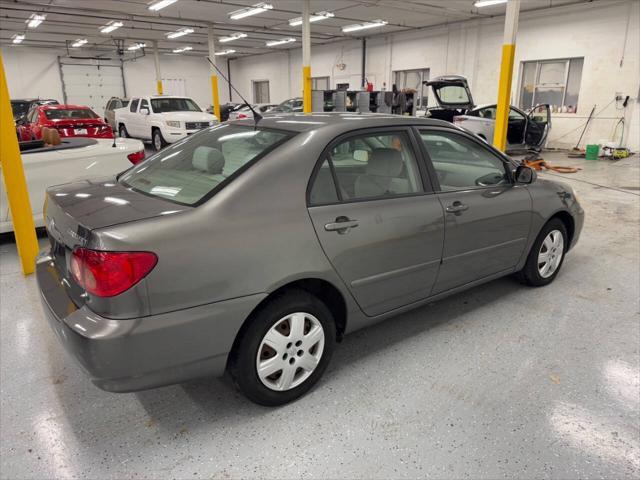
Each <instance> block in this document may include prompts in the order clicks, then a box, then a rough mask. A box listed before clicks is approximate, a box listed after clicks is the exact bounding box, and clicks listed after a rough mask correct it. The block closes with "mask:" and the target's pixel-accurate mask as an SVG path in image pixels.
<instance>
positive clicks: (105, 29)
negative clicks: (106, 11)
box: [100, 20, 124, 33]
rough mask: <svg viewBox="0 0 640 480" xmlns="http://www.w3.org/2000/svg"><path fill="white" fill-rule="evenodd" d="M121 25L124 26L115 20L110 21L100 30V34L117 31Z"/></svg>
mask: <svg viewBox="0 0 640 480" xmlns="http://www.w3.org/2000/svg"><path fill="white" fill-rule="evenodd" d="M123 25H124V24H123V23H122V22H118V21H117V20H111V21H110V22H109V23H107V24H106V25H105V26H104V27H101V28H100V33H111V32H113V31H115V30H117V29H119V28H120V27H122V26H123Z"/></svg>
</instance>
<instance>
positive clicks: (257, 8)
mask: <svg viewBox="0 0 640 480" xmlns="http://www.w3.org/2000/svg"><path fill="white" fill-rule="evenodd" d="M272 9H273V5H271V4H270V3H264V2H263V3H256V4H255V5H253V6H251V7H246V8H241V9H240V10H234V11H233V12H231V13H230V14H229V18H230V19H231V20H240V19H241V18H245V17H250V16H251V15H257V14H259V13H262V12H266V11H267V10H272Z"/></svg>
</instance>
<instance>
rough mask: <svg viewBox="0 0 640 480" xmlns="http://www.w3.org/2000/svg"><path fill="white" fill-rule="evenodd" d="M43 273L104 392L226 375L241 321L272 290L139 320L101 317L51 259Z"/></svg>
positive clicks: (47, 293) (70, 344)
mask: <svg viewBox="0 0 640 480" xmlns="http://www.w3.org/2000/svg"><path fill="white" fill-rule="evenodd" d="M36 275H37V280H38V286H39V289H40V294H41V300H42V306H43V310H44V312H45V315H46V317H47V319H48V321H49V324H50V325H51V328H52V329H53V331H54V332H55V334H56V336H57V337H58V339H59V340H60V342H61V343H62V345H63V346H64V347H65V349H66V350H67V351H68V352H69V353H71V355H72V356H73V357H75V359H76V360H77V361H78V362H79V363H80V365H81V366H82V367H83V369H84V370H85V371H86V372H87V373H88V374H89V376H90V377H91V381H92V382H93V383H94V384H95V385H96V386H98V387H100V388H101V389H103V390H107V391H110V392H129V391H136V390H144V389H147V388H153V387H159V386H162V385H169V384H173V383H179V382H183V381H186V380H189V379H193V378H199V377H204V376H218V375H222V374H223V373H224V370H225V368H226V363H227V356H228V353H229V351H230V350H231V347H232V345H233V341H234V340H235V337H236V334H237V332H238V330H239V329H240V326H241V325H242V323H243V322H244V320H245V319H246V318H247V316H248V315H249V314H250V313H251V311H252V310H253V308H255V306H256V305H257V304H258V303H259V302H260V301H261V300H262V299H263V298H264V297H265V295H250V296H246V297H241V298H237V299H232V300H226V301H222V302H216V303H212V304H208V305H204V306H199V307H194V308H189V309H184V310H179V311H176V312H171V313H165V314H160V315H151V316H148V317H142V318H135V319H131V320H112V319H109V318H104V317H101V316H99V315H97V314H95V313H94V312H92V311H91V310H89V309H88V308H87V307H86V306H82V307H80V308H78V307H77V306H76V305H75V304H74V303H73V302H72V301H71V299H70V297H69V296H68V295H67V292H66V289H65V286H64V282H63V281H60V278H59V276H58V274H57V270H56V268H55V266H54V265H52V262H51V257H49V256H48V254H42V255H40V257H39V258H38V260H37V263H36Z"/></svg>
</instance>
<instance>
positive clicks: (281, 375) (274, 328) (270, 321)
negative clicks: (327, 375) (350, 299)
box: [230, 290, 336, 406]
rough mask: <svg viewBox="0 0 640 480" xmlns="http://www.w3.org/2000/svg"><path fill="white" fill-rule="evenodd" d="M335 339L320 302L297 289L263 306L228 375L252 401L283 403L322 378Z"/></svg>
mask: <svg viewBox="0 0 640 480" xmlns="http://www.w3.org/2000/svg"><path fill="white" fill-rule="evenodd" d="M335 336H336V330H335V322H334V319H333V316H332V315H331V312H330V311H329V309H328V308H327V307H326V306H325V305H324V303H322V302H321V301H320V300H318V299H317V298H316V297H314V296H313V295H311V294H309V293H307V292H304V291H301V290H296V291H291V292H288V293H286V294H283V295H282V296H279V297H277V298H275V299H274V300H273V301H271V302H269V303H268V304H267V305H266V306H265V307H264V308H262V309H261V310H260V311H259V312H258V313H257V314H256V315H255V316H254V318H253V320H252V321H251V323H250V325H249V326H248V328H247V329H246V330H245V331H244V332H243V333H242V337H241V338H240V339H239V342H238V344H237V345H236V348H235V351H234V355H233V358H232V360H231V364H230V370H231V374H232V376H233V377H234V380H235V382H236V384H237V385H238V387H239V388H240V390H241V391H242V392H243V393H244V394H245V395H246V396H247V397H248V398H249V399H250V400H252V401H254V402H256V403H259V404H261V405H267V406H276V405H282V404H284V403H287V402H290V401H292V400H295V399H296V398H298V397H300V396H302V395H304V394H305V393H306V392H308V391H309V390H310V389H311V387H313V385H314V384H315V383H316V382H317V381H318V380H319V379H320V377H321V376H322V374H323V373H324V370H325V369H326V367H327V365H328V364H329V360H330V359H331V355H332V353H333V348H334V344H335Z"/></svg>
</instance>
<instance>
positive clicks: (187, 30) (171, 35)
mask: <svg viewBox="0 0 640 480" xmlns="http://www.w3.org/2000/svg"><path fill="white" fill-rule="evenodd" d="M190 33H193V28H189V27H184V28H181V29H179V30H176V31H175V32H169V33H167V34H166V35H167V38H178V37H184V36H185V35H189V34H190Z"/></svg>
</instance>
